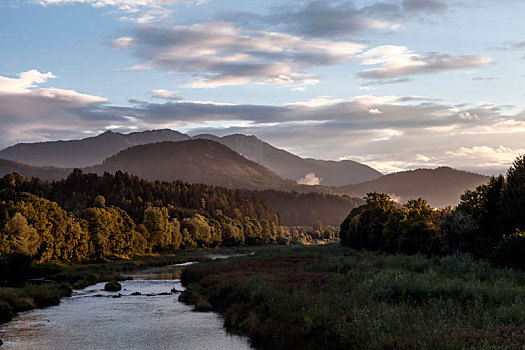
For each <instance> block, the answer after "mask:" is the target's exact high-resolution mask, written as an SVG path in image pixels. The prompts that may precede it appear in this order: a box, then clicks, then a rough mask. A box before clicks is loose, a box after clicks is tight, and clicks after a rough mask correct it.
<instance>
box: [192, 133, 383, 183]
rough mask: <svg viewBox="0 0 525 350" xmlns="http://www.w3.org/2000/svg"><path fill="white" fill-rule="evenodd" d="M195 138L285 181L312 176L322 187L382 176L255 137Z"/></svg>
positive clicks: (350, 163) (357, 165)
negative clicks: (223, 148)
mask: <svg viewBox="0 0 525 350" xmlns="http://www.w3.org/2000/svg"><path fill="white" fill-rule="evenodd" d="M193 138H199V139H209V140H213V141H217V142H220V143H222V144H224V145H226V146H228V147H229V148H231V149H232V150H234V151H236V152H237V153H239V154H241V155H243V156H244V157H246V158H248V159H249V160H251V161H254V162H256V163H259V164H261V165H263V166H265V167H267V168H268V169H270V170H271V171H273V172H274V173H276V174H277V175H279V176H280V177H282V178H285V179H292V180H295V181H298V180H300V179H302V178H304V177H305V176H306V175H307V174H310V173H313V174H315V176H316V177H317V178H319V179H320V182H319V184H320V185H323V186H343V185H348V184H357V183H361V182H364V181H370V180H374V179H376V178H378V177H380V176H381V173H379V172H378V171H376V170H374V169H372V168H371V167H369V166H367V165H364V164H361V163H358V162H354V161H352V160H343V161H339V162H336V161H327V160H317V159H311V158H306V159H305V158H301V157H299V156H296V155H294V154H292V153H290V152H287V151H285V150H282V149H279V148H276V147H273V146H272V145H270V144H268V143H267V142H264V141H263V140H261V139H259V138H257V137H255V136H246V135H242V134H235V135H228V136H224V137H217V136H215V135H209V134H205V135H197V136H194V137H193Z"/></svg>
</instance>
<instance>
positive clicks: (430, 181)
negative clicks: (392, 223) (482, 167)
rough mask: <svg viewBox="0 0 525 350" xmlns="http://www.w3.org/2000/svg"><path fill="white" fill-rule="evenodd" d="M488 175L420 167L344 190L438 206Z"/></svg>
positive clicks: (450, 202) (453, 202) (455, 198)
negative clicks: (386, 195) (426, 202)
mask: <svg viewBox="0 0 525 350" xmlns="http://www.w3.org/2000/svg"><path fill="white" fill-rule="evenodd" d="M488 179H489V178H488V177H487V176H484V175H479V174H475V173H471V172H468V171H461V170H456V169H452V168H449V167H440V168H436V169H417V170H410V171H402V172H398V173H393V174H388V175H384V176H382V177H380V178H378V179H377V180H374V181H368V182H364V183H361V184H357V185H349V186H343V187H340V188H339V189H340V190H341V192H342V193H347V194H349V195H351V196H358V197H363V196H365V195H366V194H367V193H368V192H373V191H376V192H381V193H387V194H389V195H390V196H391V197H392V198H393V199H394V200H396V201H397V202H400V203H405V202H406V201H408V200H409V199H417V198H419V197H422V198H425V199H426V200H427V201H428V203H429V204H430V205H431V206H433V207H436V208H442V207H446V206H454V205H457V204H458V203H459V200H460V198H459V196H460V195H461V194H463V192H465V190H467V189H474V188H476V187H477V186H479V185H481V184H484V183H486V182H487V181H488Z"/></svg>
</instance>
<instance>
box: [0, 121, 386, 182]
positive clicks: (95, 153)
mask: <svg viewBox="0 0 525 350" xmlns="http://www.w3.org/2000/svg"><path fill="white" fill-rule="evenodd" d="M189 139H191V137H190V136H188V135H185V134H182V133H180V132H178V131H174V130H171V129H161V130H147V131H142V132H132V133H129V134H121V133H118V132H112V131H106V132H105V133H103V134H100V135H98V136H95V137H88V138H85V139H80V140H68V141H49V142H36V143H19V144H16V145H14V146H11V147H7V148H5V149H3V150H1V151H0V158H5V159H9V160H14V161H17V162H21V163H26V164H32V165H41V166H58V167H69V168H82V167H86V166H93V165H96V164H100V163H102V161H104V159H106V158H108V157H111V156H113V155H115V154H117V153H118V152H120V151H122V150H125V149H127V148H129V147H133V146H138V145H145V144H150V143H156V142H164V141H185V140H189ZM193 139H207V140H212V141H216V142H219V143H222V144H223V145H225V146H227V147H229V148H231V149H232V150H234V151H235V152H237V153H239V154H241V155H242V156H244V157H246V158H247V159H249V160H251V161H253V162H256V163H258V164H260V165H262V166H264V167H266V168H268V169H270V170H271V171H273V172H274V173H276V174H277V175H279V176H280V177H282V178H284V179H291V180H294V181H300V179H303V178H305V176H306V175H307V174H312V175H310V176H311V178H313V179H314V180H315V179H317V178H318V179H319V181H318V183H316V182H315V181H314V182H308V181H302V183H306V184H319V185H323V186H343V185H348V184H356V183H361V182H364V181H370V180H374V179H376V178H378V177H379V176H381V174H380V173H379V172H377V171H376V170H374V169H372V168H370V167H369V166H366V165H364V164H360V163H357V162H354V161H351V160H344V161H340V162H336V161H325V160H316V159H304V158H301V157H298V156H296V155H294V154H292V153H290V152H287V151H285V150H282V149H279V148H276V147H273V146H272V145H270V144H268V143H266V142H264V141H262V140H260V139H258V138H257V137H255V136H246V135H241V134H235V135H228V136H224V137H218V136H215V135H209V134H206V135H197V136H194V137H193ZM300 182H301V181H300Z"/></svg>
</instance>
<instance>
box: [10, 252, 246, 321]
mask: <svg viewBox="0 0 525 350" xmlns="http://www.w3.org/2000/svg"><path fill="white" fill-rule="evenodd" d="M251 251H253V247H236V248H223V249H213V250H196V251H180V252H177V253H176V254H167V255H148V256H139V257H136V258H133V259H130V260H108V261H104V262H100V263H92V264H79V265H66V264H42V265H33V264H31V262H30V261H26V260H24V259H20V258H17V261H14V262H12V265H13V266H16V271H12V274H13V275H15V276H16V277H17V279H16V280H14V281H12V283H9V284H10V286H9V287H7V286H4V287H0V324H2V323H5V322H9V321H10V320H11V319H12V318H13V316H14V315H16V314H17V313H18V312H22V311H27V310H32V309H35V308H43V307H48V306H53V305H58V304H59V303H60V299H61V298H63V297H67V296H71V292H72V290H73V289H83V288H86V287H88V286H90V285H94V284H97V283H100V282H108V281H112V280H116V281H123V280H126V279H129V277H127V276H129V275H130V274H131V273H133V272H136V271H139V270H143V269H148V268H154V267H162V266H167V265H175V264H183V263H187V262H190V261H197V262H198V261H206V260H209V259H210V256H212V257H213V256H214V255H225V256H227V255H230V254H245V253H247V252H251ZM181 269H182V268H181ZM179 273H180V272H179Z"/></svg>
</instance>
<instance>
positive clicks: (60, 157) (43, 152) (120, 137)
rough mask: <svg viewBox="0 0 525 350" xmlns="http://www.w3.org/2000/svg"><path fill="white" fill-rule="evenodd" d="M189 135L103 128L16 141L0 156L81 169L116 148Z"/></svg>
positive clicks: (115, 151)
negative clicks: (69, 136)
mask: <svg viewBox="0 0 525 350" xmlns="http://www.w3.org/2000/svg"><path fill="white" fill-rule="evenodd" d="M189 138H190V137H189V136H188V135H185V134H182V133H180V132H178V131H174V130H171V129H162V130H148V131H142V132H133V133H129V134H121V133H116V132H112V131H106V132H105V133H103V134H100V135H98V136H95V137H88V138H85V139H81V140H68V141H49V142H35V143H19V144H16V145H14V146H11V147H7V148H6V149H3V150H1V151H0V158H5V159H10V160H15V161H18V162H22V163H27V164H31V165H41V166H57V167H69V168H82V167H85V166H90V165H95V164H99V163H101V162H102V161H103V160H104V159H106V158H108V157H110V156H112V155H115V154H116V153H118V152H119V151H121V150H123V149H126V148H129V147H132V146H135V145H142V144H148V143H153V142H161V141H182V140H187V139H189Z"/></svg>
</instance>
